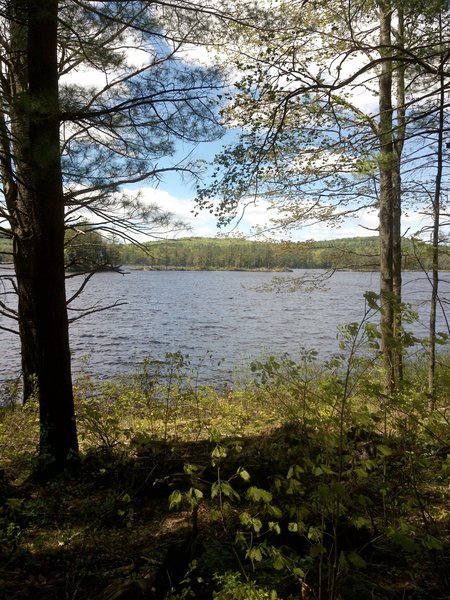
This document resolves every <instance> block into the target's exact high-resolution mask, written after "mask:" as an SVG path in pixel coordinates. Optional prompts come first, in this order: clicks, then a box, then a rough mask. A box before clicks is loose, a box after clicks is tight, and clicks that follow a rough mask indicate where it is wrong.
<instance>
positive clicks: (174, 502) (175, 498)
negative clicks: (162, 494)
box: [169, 490, 183, 510]
mask: <svg viewBox="0 0 450 600" xmlns="http://www.w3.org/2000/svg"><path fill="white" fill-rule="evenodd" d="M182 499H183V495H182V493H181V492H180V490H174V491H173V492H172V493H171V494H170V496H169V510H172V509H173V508H176V507H177V506H179V505H180V504H181V501H182Z"/></svg>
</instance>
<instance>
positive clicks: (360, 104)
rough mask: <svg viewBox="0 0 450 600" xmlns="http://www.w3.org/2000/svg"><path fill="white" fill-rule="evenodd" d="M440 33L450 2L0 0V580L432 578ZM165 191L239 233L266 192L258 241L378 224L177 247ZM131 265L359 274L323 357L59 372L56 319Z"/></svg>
mask: <svg viewBox="0 0 450 600" xmlns="http://www.w3.org/2000/svg"><path fill="white" fill-rule="evenodd" d="M449 33H450V12H449V6H448V2H446V1H445V0H427V1H425V0H314V1H311V2H308V1H306V2H305V1H303V0H291V1H285V0H265V1H264V2H254V1H253V0H223V1H221V2H220V3H219V2H216V1H215V0H212V1H211V2H210V3H206V4H205V3H204V2H198V1H196V0H194V1H192V0H177V1H176V2H174V1H172V0H164V1H163V0H154V1H152V2H148V0H114V1H111V0H100V1H93V0H46V1H45V2H42V1H41V0H0V43H1V47H2V52H1V53H0V188H1V193H0V235H1V239H0V251H1V257H2V259H1V260H2V262H8V263H10V265H12V268H11V266H10V267H9V268H8V269H4V270H2V273H1V282H0V283H1V285H0V332H1V333H2V334H3V333H5V334H8V335H14V336H17V339H18V340H19V342H20V357H18V361H20V377H18V378H12V377H11V378H4V379H2V380H1V382H0V596H1V597H4V598H5V599H6V598H7V599H8V600H11V599H12V600H16V599H17V600H19V599H21V598H42V599H44V600H46V599H48V600H50V599H52V600H53V599H57V600H59V599H61V600H62V599H65V600H67V599H68V598H70V599H72V600H75V599H76V600H78V599H94V598H95V599H99V600H126V599H139V598H142V599H143V598H155V599H158V600H170V599H171V600H184V599H186V598H198V599H199V600H210V599H216V600H277V599H280V600H311V599H314V600H353V599H358V600H363V599H366V598H367V600H369V599H370V600H385V599H393V600H397V599H398V600H407V599H408V600H421V599H425V598H426V599H429V598H430V599H433V600H444V599H448V597H449V594H450V579H449V572H450V569H449V567H450V512H449V505H450V503H449V499H450V497H449V490H450V485H449V483H450V413H449V395H448V394H449V384H450V382H449V374H450V364H449V359H448V348H447V339H448V337H449V335H450V326H449V321H448V318H447V315H446V310H447V306H448V301H447V300H446V298H445V297H444V296H443V294H442V283H443V281H442V280H443V271H445V270H446V269H447V268H448V245H447V240H448V225H449V221H448V214H449V213H448V193H449V188H448V181H449V174H450V173H449V167H450V163H449V152H448V142H447V134H448V130H449V106H450V104H449V96H448V93H449V84H450V36H449ZM175 181H178V182H179V184H178V185H179V186H180V187H179V188H178V191H174V190H175V189H176V184H175V183H174V182H175ZM165 186H167V189H164V188H165ZM169 190H171V191H170V192H169ZM171 194H177V197H174V196H173V195H171ZM183 199H184V200H183ZM184 201H186V202H188V203H189V208H188V213H189V215H190V216H191V217H192V219H194V218H198V219H199V221H202V220H205V219H206V218H208V219H211V220H214V222H215V224H216V225H218V226H219V227H221V228H225V227H227V226H230V227H231V229H232V231H237V228H238V227H239V225H240V224H242V223H244V222H245V216H246V214H248V212H249V211H250V212H251V211H252V210H254V212H256V214H258V211H259V214H260V215H262V213H264V215H265V216H264V218H263V221H262V222H261V223H258V224H256V225H255V223H253V224H252V228H253V229H252V231H251V232H250V234H251V236H256V237H258V236H260V237H261V238H263V237H264V236H266V237H269V238H270V236H272V235H273V237H274V239H290V238H291V237H292V238H294V239H295V235H296V233H297V231H298V230H299V229H302V228H304V227H310V226H311V227H313V228H314V227H315V228H316V230H317V228H319V229H320V230H321V231H320V233H323V230H325V228H327V231H332V230H331V229H328V228H329V227H333V226H336V227H339V226H341V225H343V224H346V223H350V222H351V223H353V224H355V223H356V224H357V225H358V226H361V227H364V228H365V230H366V231H369V232H371V233H373V234H374V237H369V238H351V239H347V240H345V239H344V240H331V241H320V242H312V241H311V242H301V243H300V242H294V243H293V242H256V241H248V240H244V239H242V240H241V239H226V238H224V239H217V240H212V239H209V238H205V239H197V238H191V239H187V240H183V239H182V238H181V237H180V235H181V232H185V231H186V226H187V224H186V222H185V218H183V216H180V215H179V214H177V211H176V210H171V207H173V206H178V207H180V206H181V205H183V206H185V204H183V202H184ZM185 213H186V211H185ZM322 228H323V230H322ZM355 228H356V226H355ZM356 230H358V229H356ZM359 231H360V230H359ZM375 236H376V237H375ZM320 237H322V236H320ZM251 239H253V237H252V238H251ZM174 240H176V241H174ZM147 261H149V262H147ZM130 263H131V264H134V265H136V266H137V267H139V266H140V267H142V268H144V269H145V268H148V269H151V268H167V267H178V268H182V267H185V265H186V267H185V268H189V269H200V268H202V269H203V268H204V269H212V268H224V269H284V268H285V269H294V268H298V267H300V268H304V267H305V266H307V267H308V268H326V269H335V268H336V269H352V270H374V271H377V272H378V273H379V289H377V290H375V291H370V292H366V294H365V295H364V311H363V312H362V314H361V316H360V318H359V319H358V320H355V321H353V322H350V323H342V325H341V326H340V327H339V329H338V331H337V332H333V335H335V336H337V337H338V340H339V350H338V352H337V353H336V354H335V355H333V356H332V357H331V358H329V359H326V360H323V361H321V360H319V358H318V356H317V354H316V352H315V351H313V350H308V349H303V351H302V353H301V355H300V356H299V357H298V358H293V357H291V356H289V355H287V354H283V353H281V354H277V353H272V354H268V355H267V356H264V357H259V358H258V357H255V358H254V360H252V361H251V363H250V364H249V365H247V374H248V376H247V378H246V379H245V380H241V381H240V382H239V383H236V382H234V381H229V382H226V384H225V385H218V382H217V381H214V380H213V381H210V382H207V383H203V382H202V381H201V379H200V378H199V372H198V369H199V367H198V365H195V364H191V362H190V359H189V356H187V355H184V354H182V353H181V352H180V351H178V350H177V349H174V350H173V351H169V352H167V353H166V354H165V358H164V360H152V359H148V358H147V359H146V358H145V357H142V363H141V365H140V367H139V368H138V369H137V370H136V371H134V372H128V373H127V374H126V375H120V374H117V376H116V377H113V378H110V379H106V378H102V377H97V378H96V377H92V376H91V375H90V374H89V371H88V369H87V368H86V369H84V370H83V369H82V370H81V371H80V372H78V373H76V374H75V373H74V372H73V368H72V367H73V364H72V358H73V357H72V350H71V338H70V332H71V331H72V326H73V323H74V322H75V321H79V320H80V319H83V318H87V316H91V317H92V315H94V314H95V315H96V317H97V318H98V319H111V320H113V319H114V314H115V313H114V307H115V306H117V302H116V301H115V300H114V299H113V300H112V301H111V303H110V304H107V303H106V304H104V305H102V303H101V302H99V303H94V304H89V303H86V304H83V303H82V301H83V299H84V297H85V296H84V292H85V291H86V290H87V289H88V288H89V286H90V285H93V283H94V282H95V278H96V276H97V273H98V271H102V270H105V269H118V266H119V265H120V264H130ZM183 263H184V264H183ZM251 265H255V266H251ZM269 265H270V266H269ZM410 269H412V270H421V271H423V272H424V273H425V274H426V275H425V276H426V280H427V284H428V288H427V289H428V290H429V292H430V294H429V298H428V300H427V303H426V306H427V310H428V314H427V319H426V322H427V334H426V337H425V338H424V339H422V340H421V341H420V347H419V349H418V350H414V351H413V352H411V351H412V350H413V349H415V348H416V346H417V340H416V339H414V336H413V335H412V334H411V333H410V332H409V330H408V327H407V325H408V323H409V322H411V321H412V320H414V319H415V318H416V316H415V314H414V311H412V310H411V309H410V307H409V306H408V305H407V304H406V303H405V301H404V288H403V281H402V273H403V272H404V271H405V270H410ZM142 275H145V274H142ZM165 275H166V274H164V276H165ZM239 275H240V274H239ZM258 276H259V275H258ZM98 277H101V275H98ZM68 278H69V279H70V280H71V281H72V282H74V281H75V282H78V283H79V285H78V287H77V288H76V289H75V291H71V292H70V293H67V291H66V289H67V288H66V283H67V279H68ZM201 291H202V290H201V288H199V290H198V294H199V295H200V294H201ZM208 308H209V307H207V306H205V308H204V310H205V315H204V316H206V311H207V310H208ZM333 309H334V307H333V306H330V311H332V310H333ZM255 310H256V308H255ZM108 311H109V312H108ZM131 311H132V305H130V312H131ZM440 313H442V314H443V317H444V324H445V326H446V328H447V331H443V332H439V331H437V315H438V314H440ZM251 316H252V315H251V314H250V315H249V319H250V317H251ZM305 326H306V323H305ZM136 335H140V330H138V333H137V334H136ZM202 335H204V332H203V330H202V329H201V328H200V327H199V328H198V331H194V332H193V334H192V344H195V342H196V340H198V339H199V336H202ZM285 335H287V336H288V335H290V331H289V328H288V327H286V332H285ZM86 337H89V331H88V332H87V333H86ZM115 337H116V336H115ZM117 338H118V340H117V341H119V338H120V336H119V335H117ZM0 339H1V338H0ZM114 341H116V340H114ZM158 341H161V342H162V341H163V340H158ZM269 341H270V340H267V342H269ZM2 351H3V353H4V355H5V354H6V353H7V352H8V351H9V349H8V347H5V345H3V346H2ZM224 351H226V347H225V348H224ZM109 358H110V357H108V356H107V353H106V352H105V356H104V361H105V367H106V365H107V364H108V363H109V362H110V360H109Z"/></svg>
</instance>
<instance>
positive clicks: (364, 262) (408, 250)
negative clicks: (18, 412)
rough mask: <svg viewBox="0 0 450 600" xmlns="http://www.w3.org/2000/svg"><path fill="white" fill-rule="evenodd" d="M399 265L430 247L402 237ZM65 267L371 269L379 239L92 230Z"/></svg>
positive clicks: (445, 261)
mask: <svg viewBox="0 0 450 600" xmlns="http://www.w3.org/2000/svg"><path fill="white" fill-rule="evenodd" d="M11 249H12V246H11V242H10V240H7V239H0V262H11V260H12V257H11ZM402 254H403V269H404V270H421V269H426V270H430V269H431V247H430V245H429V244H427V243H425V242H422V241H420V240H413V239H404V240H403V246H402ZM66 262H67V265H68V267H69V268H75V269H76V268H77V267H78V268H80V269H88V268H92V267H94V266H95V265H103V266H105V267H106V268H107V267H108V265H111V266H116V265H137V266H143V267H144V266H145V267H154V268H164V267H172V268H173V267H180V268H185V269H330V268H334V269H348V270H359V271H376V270H378V267H379V240H378V237H375V236H374V237H354V238H344V239H338V240H328V241H321V242H314V241H309V242H257V241H250V240H245V239H241V238H223V239H222V238H219V239H217V238H180V239H178V240H167V241H157V242H147V243H145V244H142V246H141V247H139V246H137V245H134V244H117V243H110V242H107V241H105V239H104V238H102V237H101V236H100V235H99V234H98V233H97V232H86V233H85V234H83V235H79V236H72V238H70V237H69V238H68V240H67V246H66ZM440 268H441V269H442V270H450V246H444V245H442V246H441V248H440Z"/></svg>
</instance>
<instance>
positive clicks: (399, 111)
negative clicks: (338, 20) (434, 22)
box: [392, 8, 406, 385]
mask: <svg viewBox="0 0 450 600" xmlns="http://www.w3.org/2000/svg"><path fill="white" fill-rule="evenodd" d="M397 20H398V25H397V46H398V47H399V48H403V47H404V36H405V33H404V17H403V11H402V9H401V8H399V9H398V10H397ZM405 70H406V65H405V64H404V63H399V64H397V66H396V69H395V79H396V92H397V93H396V129H395V135H394V156H393V159H394V160H393V169H392V178H393V179H392V187H393V202H392V276H393V279H392V291H393V302H394V332H393V333H394V340H395V344H394V351H393V360H394V373H395V381H396V385H399V384H400V383H401V381H402V379H403V348H402V344H401V338H402V313H401V308H400V307H401V301H402V234H401V218H402V180H401V158H402V152H403V147H404V145H405V133H406V117H405V111H406V107H405V102H406V99H405Z"/></svg>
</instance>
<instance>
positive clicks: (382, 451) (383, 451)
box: [377, 444, 392, 456]
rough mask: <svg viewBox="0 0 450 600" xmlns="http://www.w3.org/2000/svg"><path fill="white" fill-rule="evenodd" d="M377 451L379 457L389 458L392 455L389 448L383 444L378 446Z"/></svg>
mask: <svg viewBox="0 0 450 600" xmlns="http://www.w3.org/2000/svg"><path fill="white" fill-rule="evenodd" d="M377 450H378V452H379V454H381V456H390V455H391V454H392V450H391V449H390V448H389V446H385V445H384V444H378V445H377Z"/></svg>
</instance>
